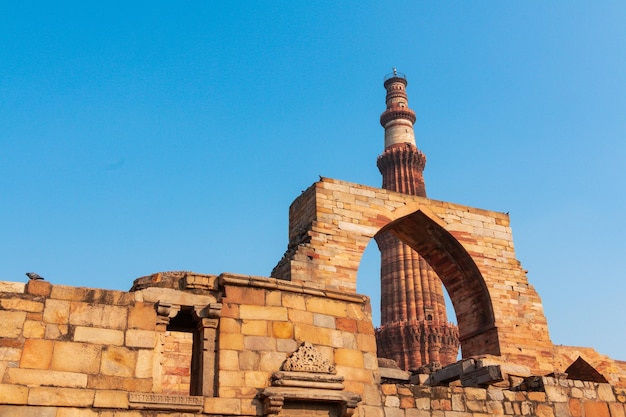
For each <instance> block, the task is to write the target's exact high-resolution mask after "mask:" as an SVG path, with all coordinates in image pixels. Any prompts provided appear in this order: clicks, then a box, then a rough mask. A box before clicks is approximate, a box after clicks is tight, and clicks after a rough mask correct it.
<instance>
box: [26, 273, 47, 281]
mask: <svg viewBox="0 0 626 417" xmlns="http://www.w3.org/2000/svg"><path fill="white" fill-rule="evenodd" d="M26 276H27V277H28V279H40V280H43V277H42V276H41V275H39V274H35V273H34V272H27V273H26Z"/></svg>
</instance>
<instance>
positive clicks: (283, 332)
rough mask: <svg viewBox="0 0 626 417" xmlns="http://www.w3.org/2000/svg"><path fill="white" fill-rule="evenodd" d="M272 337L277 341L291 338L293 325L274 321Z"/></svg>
mask: <svg viewBox="0 0 626 417" xmlns="http://www.w3.org/2000/svg"><path fill="white" fill-rule="evenodd" d="M272 336H273V337H276V338H278V339H292V338H293V324H291V323H288V322H281V321H275V322H273V323H272Z"/></svg>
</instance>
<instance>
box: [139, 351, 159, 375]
mask: <svg viewBox="0 0 626 417" xmlns="http://www.w3.org/2000/svg"><path fill="white" fill-rule="evenodd" d="M154 365H155V364H154V351H153V350H151V349H150V350H148V349H141V350H139V351H137V367H136V368H135V376H136V377H137V378H151V377H152V370H153V367H154Z"/></svg>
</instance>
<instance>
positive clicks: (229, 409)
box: [202, 398, 241, 415]
mask: <svg viewBox="0 0 626 417" xmlns="http://www.w3.org/2000/svg"><path fill="white" fill-rule="evenodd" d="M202 411H203V412H204V413H206V414H234V415H237V414H239V413H240V412H241V400H238V399H228V398H205V399H204V407H203V409H202Z"/></svg>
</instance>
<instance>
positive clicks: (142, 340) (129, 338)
mask: <svg viewBox="0 0 626 417" xmlns="http://www.w3.org/2000/svg"><path fill="white" fill-rule="evenodd" d="M156 340H157V338H156V335H155V333H154V332H153V331H150V330H135V329H130V330H127V331H126V346H129V347H141V348H150V349H152V348H154V346H155V343H156Z"/></svg>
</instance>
